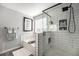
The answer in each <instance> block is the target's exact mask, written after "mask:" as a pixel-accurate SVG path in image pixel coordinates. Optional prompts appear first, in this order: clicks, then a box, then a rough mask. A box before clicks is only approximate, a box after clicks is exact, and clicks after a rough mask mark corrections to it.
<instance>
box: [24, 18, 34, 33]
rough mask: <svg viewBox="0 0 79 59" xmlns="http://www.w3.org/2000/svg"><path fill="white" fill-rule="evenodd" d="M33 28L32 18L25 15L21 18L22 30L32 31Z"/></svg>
mask: <svg viewBox="0 0 79 59" xmlns="http://www.w3.org/2000/svg"><path fill="white" fill-rule="evenodd" d="M32 30H33V20H32V19H30V18H27V17H24V18H23V31H24V32H27V31H32Z"/></svg>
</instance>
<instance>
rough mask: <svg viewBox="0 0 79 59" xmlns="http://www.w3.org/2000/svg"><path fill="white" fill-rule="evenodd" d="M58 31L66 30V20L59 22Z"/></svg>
mask: <svg viewBox="0 0 79 59" xmlns="http://www.w3.org/2000/svg"><path fill="white" fill-rule="evenodd" d="M59 30H67V19H63V20H59Z"/></svg>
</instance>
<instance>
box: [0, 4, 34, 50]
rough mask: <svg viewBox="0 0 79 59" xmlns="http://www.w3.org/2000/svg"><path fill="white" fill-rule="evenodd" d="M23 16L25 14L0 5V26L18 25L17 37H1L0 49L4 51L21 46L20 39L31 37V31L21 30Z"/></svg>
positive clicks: (15, 26)
mask: <svg viewBox="0 0 79 59" xmlns="http://www.w3.org/2000/svg"><path fill="white" fill-rule="evenodd" d="M24 16H26V15H24V14H22V13H20V12H17V11H14V10H11V9H9V8H6V7H4V6H1V5H0V28H2V27H8V28H9V27H11V28H12V27H14V28H17V27H19V29H18V30H17V36H18V38H17V39H16V40H13V41H7V40H6V39H2V41H0V42H1V43H0V48H1V47H2V48H1V51H5V50H8V49H11V48H14V47H18V46H21V40H28V38H29V39H31V38H32V37H33V32H28V33H25V32H23V17H24ZM27 34H28V35H27ZM30 36H31V38H30ZM27 37H28V38H27ZM0 40H1V39H0Z"/></svg>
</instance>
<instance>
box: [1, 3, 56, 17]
mask: <svg viewBox="0 0 79 59" xmlns="http://www.w3.org/2000/svg"><path fill="white" fill-rule="evenodd" d="M54 4H56V3H1V5H3V6H5V7H7V8H10V9H13V10H15V11H19V12H21V13H24V14H26V15H28V16H30V17H33V16H36V15H38V14H40V13H42V10H44V9H46V8H48V7H50V6H52V5H54Z"/></svg>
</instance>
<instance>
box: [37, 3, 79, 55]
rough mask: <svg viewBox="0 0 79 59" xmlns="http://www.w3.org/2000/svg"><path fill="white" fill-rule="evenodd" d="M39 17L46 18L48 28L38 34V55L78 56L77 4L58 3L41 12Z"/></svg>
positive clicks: (78, 8) (78, 16)
mask: <svg viewBox="0 0 79 59" xmlns="http://www.w3.org/2000/svg"><path fill="white" fill-rule="evenodd" d="M41 16H44V17H45V16H46V18H47V26H48V27H47V31H43V32H41V33H38V55H39V56H46V55H47V56H72V55H73V56H78V55H79V4H78V3H58V4H56V5H54V6H52V7H49V8H47V9H45V10H43V14H42V15H41ZM42 20H43V19H42ZM53 29H54V30H53Z"/></svg>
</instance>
